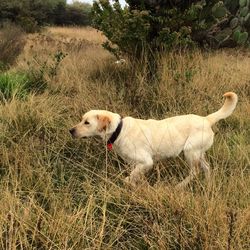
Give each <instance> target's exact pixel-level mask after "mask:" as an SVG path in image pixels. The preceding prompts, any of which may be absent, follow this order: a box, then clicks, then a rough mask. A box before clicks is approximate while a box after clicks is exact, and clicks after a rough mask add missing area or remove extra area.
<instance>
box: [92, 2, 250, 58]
mask: <svg viewBox="0 0 250 250" xmlns="http://www.w3.org/2000/svg"><path fill="white" fill-rule="evenodd" d="M241 2H244V3H242V4H239V3H238V2H235V1H233V2H231V1H219V0H212V1H197V0H193V1H178V0H174V1H163V0H162V1H161V0H160V1H150V0H145V1H134V0H127V3H128V6H126V7H125V8H122V7H121V5H120V3H119V1H115V3H114V4H111V3H110V2H109V1H108V0H100V1H98V2H95V3H94V4H93V10H92V13H93V18H92V19H93V25H94V26H95V27H96V28H97V29H99V30H101V31H102V32H103V33H104V35H105V36H106V37H107V38H108V39H109V42H106V43H105V44H104V47H105V48H107V49H108V50H109V51H111V52H113V53H114V54H115V55H116V56H119V55H120V54H121V53H122V54H126V55H128V56H132V57H141V55H144V54H145V50H146V51H151V52H152V54H154V53H155V51H161V50H166V49H167V50H170V49H176V48H186V47H192V46H194V45H200V46H202V47H210V48H220V47H235V46H237V45H240V46H241V45H246V44H249V35H248V34H249V33H250V21H249V20H250V13H249V7H250V1H240V3H241ZM236 9H237V10H238V11H236ZM235 32H236V34H235Z"/></svg>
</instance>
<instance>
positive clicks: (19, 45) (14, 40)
mask: <svg viewBox="0 0 250 250" xmlns="http://www.w3.org/2000/svg"><path fill="white" fill-rule="evenodd" d="M24 45H25V38H24V32H23V31H22V29H21V28H19V27H17V26H15V25H13V24H10V23H6V24H4V26H3V29H2V30H1V33H0V64H1V65H2V66H1V68H4V67H8V66H9V65H12V64H13V63H15V61H16V59H17V57H18V56H19V55H20V53H21V52H22V50H23V48H24Z"/></svg>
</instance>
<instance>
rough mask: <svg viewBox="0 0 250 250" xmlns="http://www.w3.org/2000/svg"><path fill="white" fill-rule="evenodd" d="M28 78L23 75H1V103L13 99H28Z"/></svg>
mask: <svg viewBox="0 0 250 250" xmlns="http://www.w3.org/2000/svg"><path fill="white" fill-rule="evenodd" d="M28 81H29V79H28V77H27V75H26V74H21V73H1V74H0V101H1V102H6V101H9V100H11V99H13V98H20V99H24V98H25V97H27V94H28V90H27V86H28Z"/></svg>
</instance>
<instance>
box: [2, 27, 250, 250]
mask: <svg viewBox="0 0 250 250" xmlns="http://www.w3.org/2000/svg"><path fill="white" fill-rule="evenodd" d="M56 30H57V29H51V30H50V33H49V34H48V33H46V32H45V33H43V34H40V35H33V36H31V37H29V41H28V43H27V44H26V48H25V50H24V52H23V54H22V56H21V57H20V60H19V64H18V66H17V67H16V69H15V70H16V71H20V70H29V67H30V66H31V65H32V67H37V68H38V69H39V67H40V66H41V64H42V62H43V61H44V60H47V58H49V57H50V56H49V55H51V54H52V55H53V54H54V53H55V52H56V51H57V50H58V49H60V50H62V51H64V52H65V53H67V54H68V55H67V56H66V58H65V59H64V60H63V61H62V63H61V64H60V67H59V72H58V74H57V75H56V76H54V77H49V76H47V78H46V79H47V81H48V87H47V89H46V91H45V92H44V93H42V94H30V95H29V96H28V98H26V100H25V101H21V100H18V99H15V98H14V99H12V100H11V101H10V102H8V103H6V104H5V105H1V106H0V117H1V118H0V119H1V123H0V126H1V127H0V143H1V151H0V154H1V155H0V166H1V168H0V175H1V183H0V189H1V198H0V199H1V202H0V248H1V249H249V247H250V238H249V235H250V227H249V224H250V223H249V222H250V209H249V208H250V207H249V200H250V197H249V190H250V175H249V166H250V99H249V98H250V84H249V79H250V71H249V66H250V58H249V53H248V52H245V53H242V52H236V51H220V52H216V53H201V52H200V51H195V52H192V53H190V52H186V53H179V54H178V53H170V54H167V55H162V56H161V59H159V71H158V75H157V77H155V79H154V80H152V81H151V82H149V81H148V78H147V77H145V75H146V73H147V72H146V67H144V66H143V65H140V64H136V63H134V62H128V63H127V64H125V65H122V66H121V65H116V64H114V60H115V59H114V58H113V57H112V56H111V55H110V54H108V53H107V52H106V51H104V50H103V49H102V47H101V46H100V45H99V44H96V42H92V41H88V42H86V44H85V45H84V43H83V39H84V38H82V35H81V34H84V35H83V37H84V36H85V34H86V36H88V30H87V31H86V30H84V29H83V30H77V32H78V34H77V35H76V36H75V32H69V30H67V36H68V37H67V39H68V38H70V39H69V40H64V38H62V37H61V35H58V34H57V33H56V32H55V33H54V31H56ZM81 32H82V33H81ZM62 33H63V32H62ZM71 34H72V35H71ZM91 34H93V32H92V31H91ZM48 37H49V38H48ZM75 37H77V38H75ZM78 37H81V38H78ZM98 39H99V38H98ZM79 44H80V45H79ZM27 62H28V65H27ZM226 91H235V92H236V93H237V94H238V95H239V104H238V106H237V109H236V111H235V112H234V114H233V115H232V116H231V117H230V118H228V119H226V120H225V121H221V122H219V123H218V124H217V125H216V127H215V131H216V136H215V143H214V146H213V147H212V148H211V149H210V150H209V152H208V160H209V162H210V164H211V166H212V169H213V174H212V179H211V183H209V184H207V183H206V182H205V180H204V178H203V176H200V177H199V178H198V179H197V180H196V181H194V182H193V183H191V185H190V186H189V187H188V188H187V189H186V190H184V191H183V192H179V191H178V192H177V191H176V190H175V189H174V185H175V184H176V183H177V182H178V181H180V180H181V178H183V177H184V176H185V175H186V174H187V173H188V166H187V165H186V164H185V162H184V161H183V159H182V156H180V157H179V158H178V159H167V160H164V161H162V162H158V163H157V164H156V165H155V169H154V170H153V171H152V172H151V173H150V174H149V175H148V176H147V179H148V182H149V184H145V185H144V186H141V187H138V188H136V189H133V190H131V189H130V188H128V187H127V186H125V185H124V184H123V181H122V180H123V179H124V177H125V176H126V175H127V174H128V173H129V171H130V170H129V169H130V167H131V166H127V165H126V164H125V163H124V162H123V161H122V160H121V159H120V158H119V157H118V156H117V155H116V154H115V153H114V152H111V153H109V152H107V151H106V149H105V145H104V144H103V142H102V141H101V140H98V139H96V138H91V139H88V140H73V139H71V138H70V136H69V133H68V129H69V128H70V127H71V126H72V125H73V124H74V123H76V122H78V121H79V119H80V117H81V115H82V114H83V113H84V112H85V111H87V110H89V109H108V110H112V111H114V112H118V113H120V114H121V115H123V116H125V115H132V116H135V117H140V118H149V117H150V118H157V119H160V118H163V117H168V116H172V115H177V114H186V113H196V114H200V115H206V114H208V113H210V112H213V111H215V110H217V109H218V108H219V107H220V106H221V104H222V94H223V93H224V92H226Z"/></svg>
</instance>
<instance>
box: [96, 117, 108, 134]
mask: <svg viewBox="0 0 250 250" xmlns="http://www.w3.org/2000/svg"><path fill="white" fill-rule="evenodd" d="M97 120H98V130H99V132H103V131H106V130H107V128H108V126H109V125H110V123H111V120H110V118H109V117H108V116H105V115H97Z"/></svg>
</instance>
